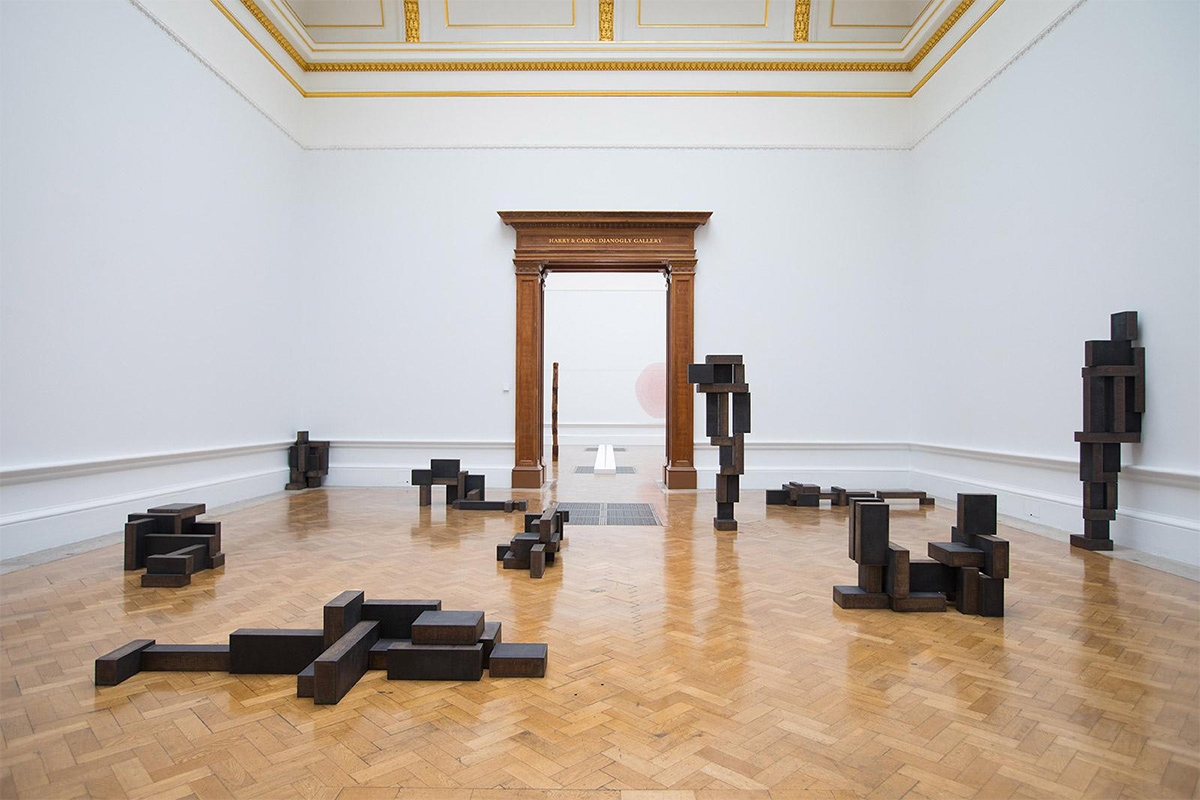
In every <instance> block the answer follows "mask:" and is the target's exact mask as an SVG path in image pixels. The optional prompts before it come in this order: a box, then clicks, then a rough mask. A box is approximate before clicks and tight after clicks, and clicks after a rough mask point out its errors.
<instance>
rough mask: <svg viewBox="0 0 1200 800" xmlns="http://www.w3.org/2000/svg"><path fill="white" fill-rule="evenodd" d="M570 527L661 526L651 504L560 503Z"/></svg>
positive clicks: (559, 505)
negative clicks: (566, 513)
mask: <svg viewBox="0 0 1200 800" xmlns="http://www.w3.org/2000/svg"><path fill="white" fill-rule="evenodd" d="M558 507H559V508H562V509H564V510H566V511H570V512H571V521H570V522H568V523H567V525H568V526H570V525H661V524H662V523H661V522H659V521H658V517H657V516H656V515H655V514H654V508H653V506H651V505H650V504H649V503H559V504H558Z"/></svg>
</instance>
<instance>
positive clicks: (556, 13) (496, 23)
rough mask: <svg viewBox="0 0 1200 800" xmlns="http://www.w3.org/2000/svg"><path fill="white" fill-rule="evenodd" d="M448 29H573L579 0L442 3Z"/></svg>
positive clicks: (456, 0)
mask: <svg viewBox="0 0 1200 800" xmlns="http://www.w3.org/2000/svg"><path fill="white" fill-rule="evenodd" d="M442 4H443V6H444V8H445V25H446V27H447V28H549V27H553V28H571V27H574V25H575V13H576V4H575V0H505V2H503V3H498V2H496V0H442Z"/></svg>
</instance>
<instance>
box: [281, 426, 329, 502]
mask: <svg viewBox="0 0 1200 800" xmlns="http://www.w3.org/2000/svg"><path fill="white" fill-rule="evenodd" d="M288 470H289V475H288V482H287V486H285V487H283V488H285V489H287V490H288V491H294V490H296V489H316V488H318V487H319V486H320V485H321V482H322V481H324V480H325V476H326V475H328V474H329V442H313V441H309V438H308V431H298V432H297V433H296V442H295V443H294V444H293V445H292V446H291V447H289V448H288Z"/></svg>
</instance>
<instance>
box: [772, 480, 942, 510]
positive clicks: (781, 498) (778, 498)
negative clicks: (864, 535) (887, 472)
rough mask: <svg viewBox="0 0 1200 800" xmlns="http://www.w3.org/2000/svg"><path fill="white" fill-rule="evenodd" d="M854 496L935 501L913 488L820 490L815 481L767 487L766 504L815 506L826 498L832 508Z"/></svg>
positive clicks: (831, 488)
mask: <svg viewBox="0 0 1200 800" xmlns="http://www.w3.org/2000/svg"><path fill="white" fill-rule="evenodd" d="M855 497H876V498H879V499H880V500H916V501H917V503H919V504H920V505H923V506H931V505H934V503H935V502H936V501H935V500H934V498H932V497H930V496H929V495H928V494H926V493H925V492H919V491H916V490H913V489H880V490H878V491H852V490H847V489H843V488H842V487H841V486H830V487H829V490H828V491H825V492H822V491H821V487H820V486H817V485H816V484H815V483H796V482H795V481H793V482H791V483H785V484H783V488H781V489H767V505H769V506H800V507H802V508H817V507H819V506H820V505H821V501H822V500H828V501H829V505H830V507H832V508H837V507H838V506H848V505H850V501H851V500H852V499H853V498H855Z"/></svg>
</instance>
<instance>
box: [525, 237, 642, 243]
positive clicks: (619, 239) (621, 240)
mask: <svg viewBox="0 0 1200 800" xmlns="http://www.w3.org/2000/svg"><path fill="white" fill-rule="evenodd" d="M548 242H549V243H550V244H662V237H654V238H652V237H648V236H645V237H642V236H639V237H619V236H551V237H550V238H549V239H548Z"/></svg>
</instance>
